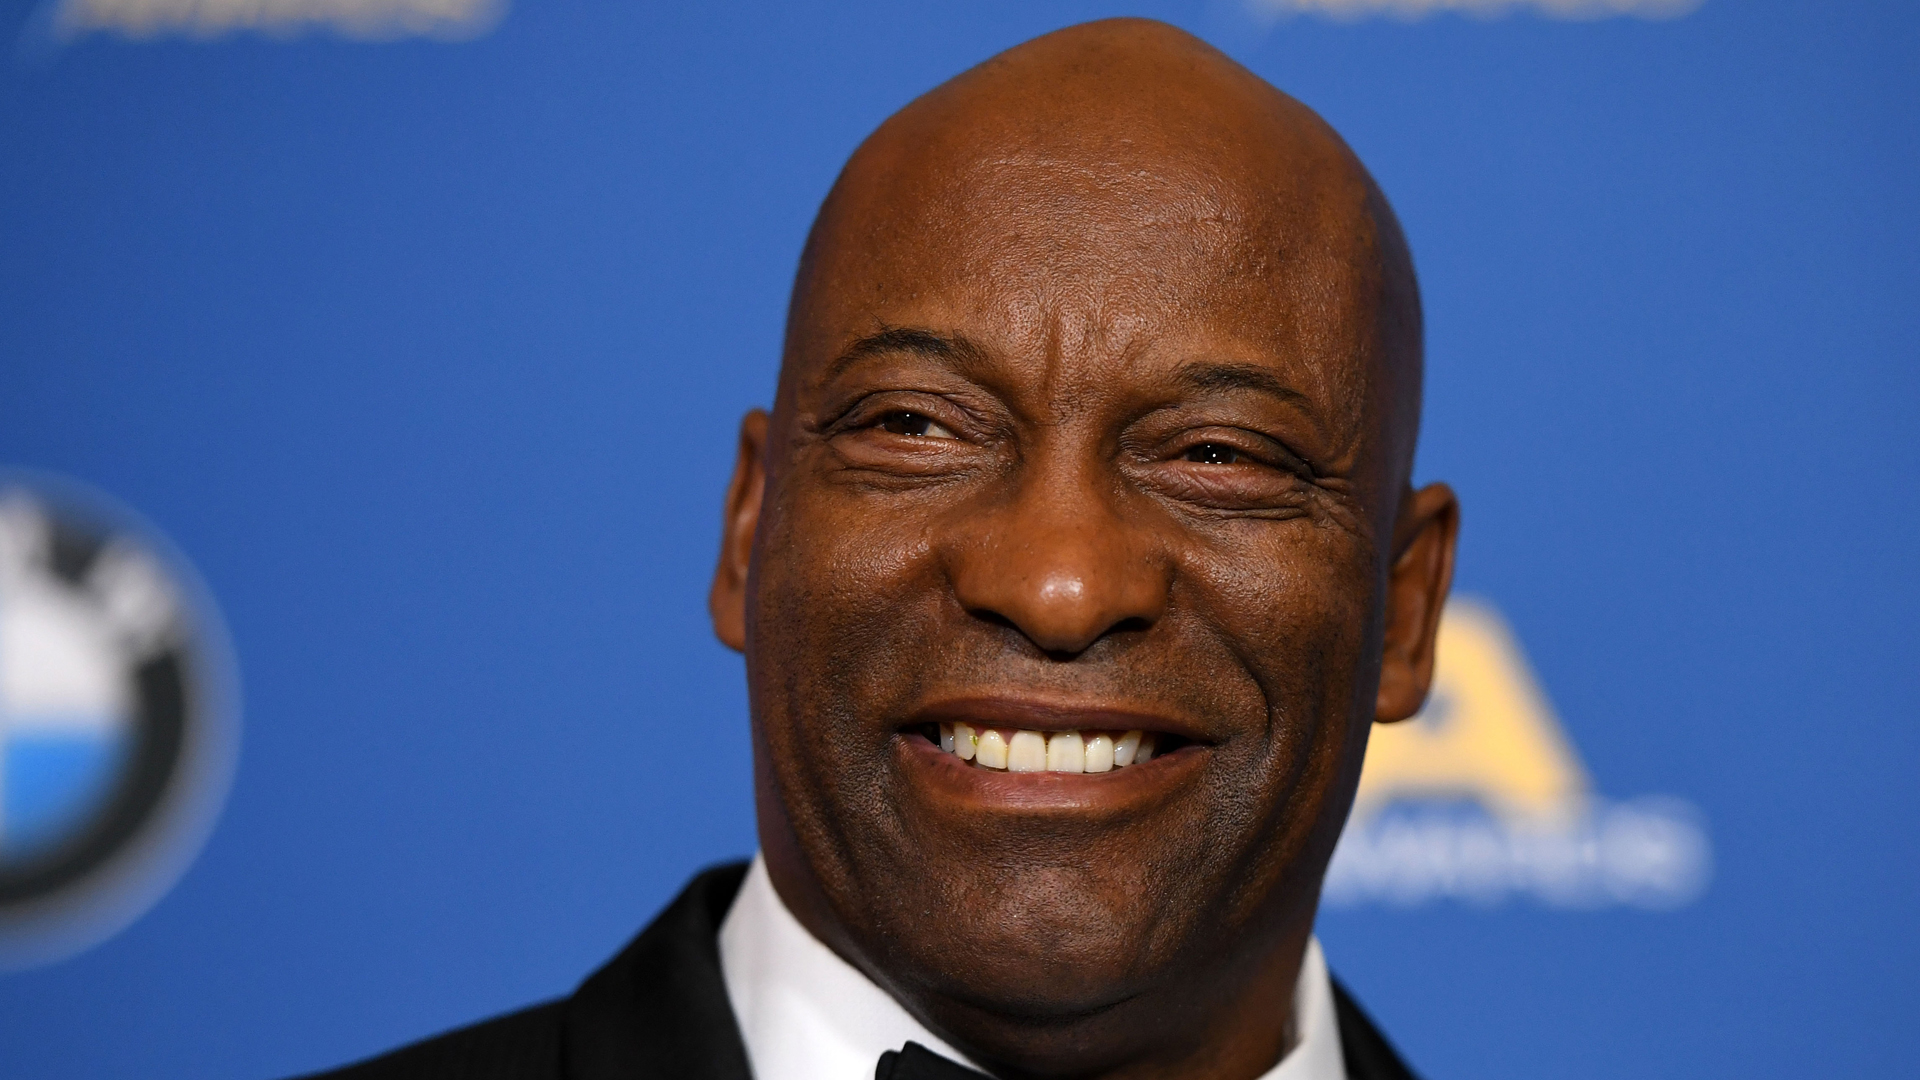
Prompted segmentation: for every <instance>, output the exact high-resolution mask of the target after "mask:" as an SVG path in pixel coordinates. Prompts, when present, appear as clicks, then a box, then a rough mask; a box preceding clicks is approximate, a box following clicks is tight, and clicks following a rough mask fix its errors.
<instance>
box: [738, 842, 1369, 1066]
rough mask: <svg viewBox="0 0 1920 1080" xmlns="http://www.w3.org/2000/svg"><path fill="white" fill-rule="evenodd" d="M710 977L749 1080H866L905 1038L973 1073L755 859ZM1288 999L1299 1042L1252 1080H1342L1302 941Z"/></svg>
mask: <svg viewBox="0 0 1920 1080" xmlns="http://www.w3.org/2000/svg"><path fill="white" fill-rule="evenodd" d="M720 972H721V975H722V977H723V978H724V979H725V980H726V984H727V1000H728V1001H729V1002H730V1003H732V1005H733V1015H734V1017H735V1018H736V1019H738V1020H739V1022H740V1034H741V1036H742V1038H743V1039H744V1040H745V1042H746V1044H747V1060H748V1062H750V1063H751V1064H752V1066H753V1075H754V1080H873V1071H874V1067H875V1066H877V1065H878V1064H879V1063H880V1055H881V1054H882V1053H884V1052H886V1051H888V1050H898V1049H900V1048H901V1047H902V1046H904V1045H906V1043H907V1042H908V1041H909V1040H911V1041H913V1042H917V1043H919V1044H920V1045H921V1046H924V1047H926V1048H927V1049H929V1050H932V1051H933V1052H934V1053H936V1054H940V1055H941V1056H943V1057H947V1058H951V1059H953V1060H954V1061H957V1062H960V1063H962V1064H965V1065H968V1066H971V1067H972V1068H975V1069H978V1068H979V1066H978V1065H976V1064H974V1063H973V1062H971V1061H969V1060H968V1059H967V1057H966V1055H964V1054H962V1053H960V1052H959V1051H958V1050H955V1049H954V1048H953V1047H951V1046H949V1045H947V1044H946V1042H945V1041H943V1040H942V1039H941V1038H940V1037H939V1036H938V1035H935V1034H934V1033H933V1032H931V1031H928V1030H927V1029H926V1027H925V1026H924V1025H922V1024H921V1023H920V1021H918V1020H915V1019H914V1018H913V1016H912V1015H911V1014H909V1013H908V1012H907V1010H906V1009H904V1008H902V1007H901V1006H900V1003H899V1002H897V1001H895V1000H894V999H893V997H892V996H891V995H889V994H888V993H887V992H886V991H885V990H882V989H880V987H879V986H877V985H875V983H874V982H873V981H872V980H871V979H868V978H867V977H866V976H865V975H863V974H861V973H860V970H859V969H858V968H855V967H854V966H853V965H852V964H849V963H847V962H846V961H845V960H842V959H840V957H838V956H837V955H835V954H834V952H833V950H832V949H829V948H827V947H826V946H825V945H823V944H821V943H820V941H819V940H818V939H817V938H815V937H814V936H813V935H812V934H810V933H808V932H807V929H806V927H804V926H801V925H800V920H798V919H796V918H794V917H793V913H792V912H790V911H788V910H787V906H786V904H784V903H783V902H781V900H780V894H779V893H777V892H775V891H774V888H773V881H772V879H770V878H769V877H768V876H767V866H766V863H765V861H764V860H762V859H761V858H760V857H759V856H757V855H756V856H754V860H753V866H752V868H751V869H749V870H748V871H747V880H746V884H745V885H743V886H741V888H740V896H739V897H738V898H737V899H735V900H734V902H733V908H732V910H730V911H728V912H727V917H726V920H725V921H723V922H722V923H721V924H720ZM1293 1001H1294V1008H1295V1010H1296V1012H1297V1013H1298V1023H1297V1024H1296V1025H1295V1031H1296V1032H1297V1033H1298V1036H1299V1041H1298V1042H1296V1043H1295V1044H1294V1045H1293V1048H1292V1049H1291V1050H1289V1051H1287V1054H1286V1056H1285V1057H1283V1058H1281V1059H1280V1063H1279V1064H1277V1065H1275V1066H1274V1067H1273V1068H1271V1069H1269V1070H1267V1072H1266V1074H1265V1075H1263V1076H1261V1077H1260V1080H1347V1070H1346V1064H1345V1062H1344V1061H1343V1060H1342V1059H1341V1056H1340V1029H1339V1026H1338V1022H1337V1021H1336V1020H1335V1019H1334V1014H1333V984H1332V983H1331V982H1330V981H1329V980H1328V978H1327V964H1326V960H1325V959H1324V958H1323V957H1322V956H1321V953H1320V942H1319V941H1318V940H1311V941H1309V942H1307V953H1306V956H1305V957H1304V958H1303V959H1302V961H1301V963H1300V981H1299V982H1298V983H1297V984H1295V986H1294V991H1293ZM1281 1020H1284V1018H1276V1021H1277V1022H1278V1021H1281Z"/></svg>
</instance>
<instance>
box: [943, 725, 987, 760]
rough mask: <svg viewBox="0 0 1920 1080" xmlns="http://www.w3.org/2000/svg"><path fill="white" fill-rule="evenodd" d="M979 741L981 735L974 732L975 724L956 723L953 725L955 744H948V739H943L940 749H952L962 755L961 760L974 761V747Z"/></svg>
mask: <svg viewBox="0 0 1920 1080" xmlns="http://www.w3.org/2000/svg"><path fill="white" fill-rule="evenodd" d="M978 742H979V736H977V735H975V734H974V733H973V725H971V724H955V725H953V746H951V747H949V746H947V745H946V740H945V739H942V740H941V741H940V749H942V750H950V751H951V752H952V753H955V754H958V755H960V760H961V761H972V760H973V750H974V747H975V746H976V745H978Z"/></svg>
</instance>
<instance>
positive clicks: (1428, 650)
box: [1373, 484, 1460, 724]
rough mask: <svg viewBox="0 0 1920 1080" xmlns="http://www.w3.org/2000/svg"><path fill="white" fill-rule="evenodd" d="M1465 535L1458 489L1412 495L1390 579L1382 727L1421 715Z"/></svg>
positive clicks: (1376, 713) (1378, 702) (1397, 535)
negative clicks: (1457, 547)
mask: <svg viewBox="0 0 1920 1080" xmlns="http://www.w3.org/2000/svg"><path fill="white" fill-rule="evenodd" d="M1459 535H1460V503H1459V500H1457V499H1455V498H1454V496H1453V489H1452V488H1449V487H1448V486H1447V485H1445V484H1431V485H1429V486H1427V487H1424V488H1421V489H1420V490H1419V491H1413V490H1411V489H1409V490H1408V491H1407V493H1406V496H1405V497H1404V498H1402V499H1401V501H1400V514H1399V517H1398V520H1397V521H1396V522H1395V524H1394V545H1393V550H1394V559H1393V567H1392V569H1391V570H1389V571H1388V573H1387V616H1386V634H1385V640H1384V642H1383V646H1384V647H1383V655H1382V656H1381V658H1380V692H1379V696H1378V697H1376V698H1375V699H1374V706H1373V718H1374V720H1375V721H1377V722H1379V723H1382V724H1391V723H1393V722H1394V721H1396V720H1405V719H1406V718H1407V717H1409V716H1412V715H1413V714H1414V713H1416V712H1419V711H1420V706H1421V705H1422V704H1423V703H1424V702H1425V701H1426V700H1427V687H1428V686H1430V685H1431V684H1432V682H1433V644H1434V639H1435V638H1436V637H1437V636H1438V634H1439V628H1440V609H1441V608H1442V607H1444V606H1445V605H1446V602H1447V589H1448V588H1449V587H1451V586H1452V584H1453V546H1454V541H1455V539H1456V538H1457V537H1458V536H1459Z"/></svg>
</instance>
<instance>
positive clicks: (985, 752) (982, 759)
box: [974, 728, 1007, 769]
mask: <svg viewBox="0 0 1920 1080" xmlns="http://www.w3.org/2000/svg"><path fill="white" fill-rule="evenodd" d="M974 753H975V755H976V757H975V760H976V761H978V762H979V763H980V764H982V765H985V766H986V767H987V768H989V769H1004V768H1006V767H1007V740H1005V739H1003V738H1001V737H1000V733H999V732H997V731H995V730H993V729H992V728H988V729H987V730H985V731H983V732H981V733H980V739H979V742H978V745H977V748H976V749H975V751H974Z"/></svg>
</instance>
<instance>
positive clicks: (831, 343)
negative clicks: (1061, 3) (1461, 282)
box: [787, 95, 1380, 426]
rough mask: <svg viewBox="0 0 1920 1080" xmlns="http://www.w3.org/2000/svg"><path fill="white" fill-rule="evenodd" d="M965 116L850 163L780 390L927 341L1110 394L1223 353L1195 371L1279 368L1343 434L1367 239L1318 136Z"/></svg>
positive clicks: (920, 127)
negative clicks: (866, 343) (896, 330)
mask: <svg viewBox="0 0 1920 1080" xmlns="http://www.w3.org/2000/svg"><path fill="white" fill-rule="evenodd" d="M1275 97H1276V98H1278V95H1275ZM1263 104H1265V105H1266V106H1267V108H1268V110H1269V111H1272V110H1273V109H1276V108H1284V107H1285V106H1286V105H1290V104H1291V103H1290V101H1289V100H1288V99H1284V98H1278V101H1277V102H1272V103H1263ZM1293 108H1296V109H1297V108H1299V107H1298V106H1293ZM1299 111H1300V112H1301V113H1303V114H1304V113H1305V110H1304V109H1299ZM974 112H975V115H976V116H977V119H976V120H974V121H973V122H969V123H955V122H953V121H952V118H951V117H938V116H936V117H932V118H920V117H911V116H910V117H909V118H908V119H907V120H905V121H900V120H896V121H895V122H890V123H889V125H888V126H887V127H883V128H882V129H881V131H880V132H878V133H876V136H875V138H874V139H873V140H871V141H870V142H869V144H868V145H867V146H865V147H863V148H862V150H861V152H860V153H859V154H858V155H856V157H855V158H854V160H853V161H852V162H851V163H850V164H849V166H848V169H847V172H846V174H845V175H844V176H843V177H842V180H841V182H840V184H839V185H838V186H837V187H836V190H835V192H834V194H833V196H832V197H831V198H830V199H829V201H828V204H827V206H826V207H825V208H823V211H822V215H821V219H820V222H819V223H818V225H817V226H816V230H815V234H814V236H813V238H812V240H811V241H810V244H809V250H808V254H807V259H806V264H805V265H804V266H803V267H802V277H801V281H800V283H799V288H798V289H797V290H796V295H795V307H794V312H793V322H792V325H791V326H790V337H789V342H788V345H789V353H788V357H787V360H788V364H789V366H790V367H794V368H797V369H799V370H798V371H792V372H790V373H789V374H790V375H792V376H798V377H799V378H800V381H801V382H803V383H804V382H805V381H807V380H806V378H805V376H804V374H802V373H804V372H807V371H818V370H819V369H820V365H821V364H822V362H823V361H826V360H828V359H830V358H832V357H834V356H837V355H838V354H839V353H840V351H841V350H842V349H844V348H845V347H846V346H847V344H848V343H849V342H851V341H854V340H858V339H860V338H862V337H866V336H869V335H871V334H873V333H875V332H876V331H877V330H880V329H884V328H887V327H897V326H912V327H925V328H928V329H933V330H937V331H942V332H959V333H963V334H965V335H966V336H967V337H968V338H970V339H972V340H975V341H979V342H981V343H982V344H984V345H986V346H988V347H989V348H990V349H991V350H992V351H994V352H995V353H997V354H1000V355H1001V356H1002V357H1003V358H1004V359H1006V360H1008V361H1009V362H1014V363H1017V364H1024V365H1034V364H1044V365H1046V366H1049V367H1061V366H1064V367H1068V368H1081V369H1085V370H1086V371H1087V373H1089V374H1092V373H1095V372H1097V374H1098V375H1099V376H1100V377H1103V378H1107V379H1113V378H1121V377H1124V375H1125V373H1126V372H1128V371H1132V370H1137V369H1139V368H1141V367H1142V366H1143V365H1144V366H1146V367H1152V366H1154V365H1155V363H1156V362H1157V361H1171V360H1179V359H1189V358H1192V355H1193V354H1195V353H1208V354H1223V353H1224V354H1231V355H1228V356H1219V355H1215V356H1213V357H1212V358H1214V359H1231V360H1233V361H1235V362H1241V363H1265V364H1269V365H1272V366H1275V367H1277V368H1280V369H1283V370H1284V373H1285V374H1286V376H1287V377H1288V378H1289V380H1291V381H1292V382H1294V383H1297V384H1299V385H1298V389H1300V390H1301V391H1302V392H1303V393H1305V394H1307V395H1308V396H1309V397H1312V398H1316V399H1318V400H1319V401H1320V402H1321V403H1322V404H1323V405H1325V406H1327V407H1328V408H1330V409H1332V410H1334V411H1336V412H1344V413H1348V414H1350V417H1349V418H1350V419H1351V420H1353V421H1355V422H1357V419H1358V416H1357V414H1358V412H1359V411H1360V409H1361V408H1362V406H1363V402H1362V400H1361V398H1362V397H1363V396H1364V395H1363V393H1362V388H1363V386H1364V384H1365V381H1366V369H1367V367H1368V365H1369V358H1370V356H1371V355H1372V354H1373V353H1374V352H1375V351H1376V350H1377V348H1378V345H1379V343H1378V342H1377V341H1375V340H1374V339H1375V337H1376V326H1377V317H1376V316H1377V312H1376V305H1377V304H1378V303H1379V298H1380V290H1379V269H1378V255H1377V251H1376V250H1375V246H1376V239H1375V236H1374V230H1373V221H1372V218H1371V215H1370V213H1369V210H1368V205H1369V204H1368V190H1369V189H1368V186H1367V182H1366V180H1365V174H1364V173H1363V172H1361V171H1360V169H1359V166H1358V163H1357V162H1355V161H1353V159H1352V157H1351V155H1350V154H1348V153H1347V152H1346V150H1345V147H1344V146H1343V145H1341V144H1340V143H1339V142H1338V140H1337V139H1336V138H1334V137H1332V136H1331V133H1330V132H1326V133H1324V134H1323V129H1321V128H1319V126H1318V122H1317V120H1316V121H1313V123H1312V125H1306V130H1305V131H1304V132H1302V131H1298V130H1290V129H1289V128H1288V126H1287V125H1285V124H1279V123H1275V122H1274V120H1275V118H1274V117H1272V116H1269V115H1260V114H1259V111H1258V110H1254V114H1253V115H1245V113H1247V110H1245V109H1242V110H1239V114H1238V115H1236V114H1235V113H1234V112H1233V111H1232V110H1229V111H1228V115H1227V116H1225V117H1220V116H1218V115H1212V114H1209V116H1208V117H1207V119H1209V120H1210V122H1206V123H1195V122H1192V118H1191V117H1188V118H1187V119H1188V122H1185V123H1172V122H1169V118H1168V117H1165V116H1159V115H1154V114H1153V112H1152V111H1151V110H1147V111H1144V112H1143V111H1142V110H1137V109H1136V110H1132V111H1131V112H1129V111H1128V110H1117V111H1115V110H1108V111H1106V112H1092V113H1088V114H1086V115H1083V116H1081V117H1080V118H1078V120H1076V121H1074V122H1068V120H1067V119H1060V120H1056V121H1055V122H1051V123H1046V122H1038V123H1037V122H1035V121H1033V120H1032V118H1031V116H1030V115H1029V114H1026V113H1021V112H1017V111H1015V112H1007V111H998V110H994V109H990V108H989V109H985V110H979V109H976V110H974ZM1216 112H1217V110H1216ZM1307 115H1308V116H1309V117H1310V114H1307ZM1173 119H1178V118H1177V117H1176V118H1173ZM1282 119H1286V120H1290V121H1293V122H1294V127H1296V128H1298V127H1301V126H1303V125H1302V124H1301V123H1300V121H1299V118H1297V117H1283V118H1282ZM1328 419H1333V418H1332V417H1329V418H1328ZM1341 426H1345V425H1341Z"/></svg>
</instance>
